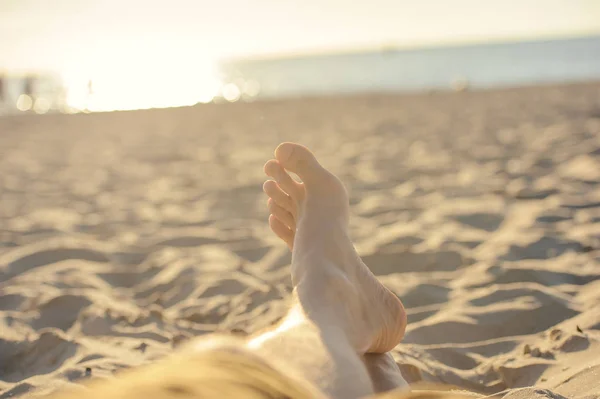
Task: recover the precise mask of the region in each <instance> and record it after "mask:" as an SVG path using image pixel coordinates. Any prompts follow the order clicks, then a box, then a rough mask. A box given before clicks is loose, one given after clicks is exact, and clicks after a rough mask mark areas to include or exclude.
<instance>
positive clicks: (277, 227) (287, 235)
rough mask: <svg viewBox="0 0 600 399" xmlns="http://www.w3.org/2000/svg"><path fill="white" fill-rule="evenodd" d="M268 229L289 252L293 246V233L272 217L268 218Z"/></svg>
mask: <svg viewBox="0 0 600 399" xmlns="http://www.w3.org/2000/svg"><path fill="white" fill-rule="evenodd" d="M269 227H271V230H273V233H275V234H276V235H277V237H279V238H281V239H282V240H283V241H284V242H285V243H286V244H287V246H288V247H289V248H290V250H291V249H292V247H293V245H294V232H293V231H292V230H290V229H289V228H288V227H287V226H286V225H285V224H283V222H282V221H281V220H279V219H277V218H276V217H275V216H273V215H270V216H269Z"/></svg>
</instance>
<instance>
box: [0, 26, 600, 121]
mask: <svg viewBox="0 0 600 399" xmlns="http://www.w3.org/2000/svg"><path fill="white" fill-rule="evenodd" d="M214 70H215V73H214V74H213V75H212V76H202V77H198V76H183V77H182V76H178V77H177V79H174V77H172V76H164V77H156V78H155V79H152V80H148V81H147V82H137V83H136V84H133V85H130V86H128V85H127V84H120V85H117V84H113V85H105V87H103V86H102V83H100V82H96V81H94V78H93V77H90V78H89V79H87V80H85V81H83V80H80V81H78V82H70V81H69V80H68V79H65V78H64V77H61V76H60V75H56V74H54V75H53V74H44V73H43V72H42V73H39V74H36V75H35V76H30V75H28V76H24V75H22V76H11V75H6V76H4V77H3V79H2V80H3V83H2V84H1V85H0V88H2V93H0V94H2V100H3V101H0V103H2V105H0V108H1V109H2V110H3V113H12V112H18V111H28V112H30V111H34V112H37V113H46V112H80V111H112V110H124V109H142V108H161V107H172V106H184V105H193V104H196V103H206V102H210V101H214V102H235V101H254V100H257V99H277V98H286V97H302V96H319V95H336V94H352V93H366V92H402V91H429V90H466V89H483V88H491V87H502V86H522V85H532V84H544V83H565V82H582V81H594V80H600V36H591V37H581V38H572V39H559V40H544V41H528V42H510V43H508V42H507V43H489V44H475V45H462V46H446V47H430V48H419V49H396V48H393V47H388V48H382V49H380V50H378V51H370V52H355V53H344V54H322V55H306V56H294V57H283V58H281V57H279V58H262V59H239V60H226V61H222V62H220V63H218V64H217V65H216V66H215V68H214ZM119 78H120V79H119V81H123V82H127V79H128V78H127V76H120V77H119ZM132 79H134V77H132ZM197 82H203V83H202V84H200V83H197ZM153 86H154V87H153ZM136 87H137V88H140V87H144V88H147V89H148V92H145V93H139V92H137V93H136V92H135V90H136ZM153 96H154V97H153ZM123 99H128V101H126V102H123ZM99 100H101V101H99Z"/></svg>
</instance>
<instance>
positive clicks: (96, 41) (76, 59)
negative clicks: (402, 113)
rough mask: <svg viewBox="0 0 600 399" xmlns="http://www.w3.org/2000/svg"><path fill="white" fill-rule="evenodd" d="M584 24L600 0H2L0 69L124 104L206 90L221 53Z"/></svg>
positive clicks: (596, 17) (331, 48)
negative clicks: (51, 77) (53, 76)
mask: <svg viewBox="0 0 600 399" xmlns="http://www.w3.org/2000/svg"><path fill="white" fill-rule="evenodd" d="M589 34H600V0H168V1H165V0H0V73H2V71H8V72H9V73H13V74H14V73H20V72H31V71H34V72H38V71H41V72H46V71H53V72H56V73H58V74H59V75H60V76H61V77H62V79H63V81H64V82H66V83H65V84H66V86H68V87H80V88H83V87H87V86H86V85H87V82H88V81H89V80H90V79H93V81H94V86H95V87H96V88H98V89H99V90H100V92H97V93H96V96H95V98H96V99H97V101H100V100H98V99H101V98H104V100H102V101H101V102H102V104H103V105H98V107H99V108H107V107H108V108H110V107H113V108H114V107H116V105H115V104H117V102H119V101H121V99H122V100H123V101H125V103H123V104H120V105H119V106H120V107H121V108H127V107H132V106H133V105H132V104H133V103H136V104H138V105H139V104H141V102H143V101H142V100H144V99H148V98H150V97H151V96H153V95H154V97H153V98H154V100H152V101H153V102H152V103H151V104H150V103H148V104H147V106H150V105H152V106H157V105H161V104H158V103H157V102H161V101H163V99H165V100H164V101H167V103H168V104H173V101H172V100H167V99H174V98H177V99H179V100H178V102H177V103H178V104H185V103H194V102H195V101H197V100H198V98H197V95H198V94H197V93H198V90H197V89H194V90H192V89H189V90H188V91H187V92H186V93H187V94H184V92H183V89H182V88H183V87H191V86H193V87H195V88H198V87H202V88H203V89H202V92H203V93H206V96H207V98H208V97H210V93H213V92H214V90H216V86H217V85H218V84H219V82H218V81H216V80H215V74H216V72H215V63H216V62H217V61H218V60H220V59H229V58H247V57H264V56H278V55H286V56H288V55H294V54H309V53H314V52H319V53H323V52H345V51H356V50H365V49H374V48H382V47H385V48H390V47H399V48H402V47H419V46H438V45H445V44H455V43H473V42H486V41H502V40H529V39H539V38H559V37H573V36H582V35H589ZM158 76H160V77H163V76H169V77H170V81H166V80H164V79H162V78H160V79H157V77H158ZM148 82H152V84H151V85H150V86H152V88H151V89H149V88H148V86H149V85H148ZM161 85H162V86H161ZM174 87H178V89H177V90H178V91H177V92H175V91H173V90H175V89H174ZM84 91H85V90H84V89H81V90H80V92H81V93H83V92H84ZM102 92H103V93H105V94H102ZM127 93H136V94H135V99H134V95H133V94H131V95H130V96H129V97H128V96H127ZM81 95H83V94H81ZM70 101H72V102H73V103H82V102H83V101H84V100H83V99H77V98H72V99H71V100H70ZM86 101H88V100H86ZM169 101H170V102H169ZM109 103H110V104H112V105H111V106H110V107H109V106H108V105H107V104H109ZM168 104H166V105H168Z"/></svg>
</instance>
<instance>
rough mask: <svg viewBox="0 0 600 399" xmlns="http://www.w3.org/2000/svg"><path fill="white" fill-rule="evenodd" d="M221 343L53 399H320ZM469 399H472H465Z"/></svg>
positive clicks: (455, 398)
mask: <svg viewBox="0 0 600 399" xmlns="http://www.w3.org/2000/svg"><path fill="white" fill-rule="evenodd" d="M238 342H239V341H237V340H236V339H232V338H227V337H217V338H211V339H209V340H201V341H199V342H198V343H196V344H195V345H188V346H187V347H185V348H183V350H181V351H178V352H177V353H176V354H173V355H171V356H169V357H167V358H165V359H163V360H161V361H158V362H156V363H154V364H152V365H148V366H143V367H139V368H137V369H133V370H127V371H125V372H123V373H120V374H119V376H118V377H117V378H114V379H112V380H108V381H107V380H102V381H95V382H91V383H89V384H88V385H87V388H88V389H87V391H86V392H82V391H80V390H77V391H74V392H63V393H60V394H58V395H56V396H53V399H76V398H77V399H79V398H81V397H85V398H86V399H106V398H111V399H142V398H143V399H146V398H153V399H181V398H187V399H220V398H234V399H235V398H244V399H246V398H247V399H314V398H324V397H325V396H324V395H323V394H322V393H321V392H320V391H318V390H317V389H316V388H314V387H313V386H312V385H310V384H309V383H307V382H305V381H301V380H298V379H297V378H295V377H292V376H291V375H290V374H288V373H286V372H284V371H283V372H282V371H281V370H280V369H279V368H276V367H274V366H273V365H271V364H270V363H269V361H268V359H265V358H263V357H262V356H260V355H258V354H257V353H255V352H252V351H250V350H249V349H247V348H245V347H244V346H243V345H240V344H239V343H238ZM375 397H376V398H378V399H464V398H467V397H466V396H461V395H456V394H452V393H449V392H419V393H416V392H408V393H402V392H388V393H385V394H381V395H376V396H375ZM471 399H472V396H471Z"/></svg>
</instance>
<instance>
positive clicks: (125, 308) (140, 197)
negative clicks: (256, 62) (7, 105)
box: [0, 84, 600, 399]
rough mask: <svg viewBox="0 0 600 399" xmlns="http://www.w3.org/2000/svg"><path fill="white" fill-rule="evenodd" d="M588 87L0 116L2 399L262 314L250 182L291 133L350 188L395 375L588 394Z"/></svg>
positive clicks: (595, 386)
mask: <svg viewBox="0 0 600 399" xmlns="http://www.w3.org/2000/svg"><path fill="white" fill-rule="evenodd" d="M599 90H600V86H599V85H598V84H588V85H573V86H562V87H538V88H526V89H514V90H498V91H490V92H476V93H444V94H432V95H407V96H383V95H378V96H362V97H348V98H327V99H311V100H289V101H278V102H264V103H252V104H233V105H205V106H199V107H192V108H181V109H169V110H152V111H138V112H123V113H111V114H90V115H83V114H82V115H74V116H62V115H55V116H18V117H6V118H4V119H0V132H2V134H0V190H1V191H0V192H1V195H0V398H8V397H18V396H36V395H42V394H45V393H48V392H50V391H52V390H54V389H56V388H57V387H61V386H65V385H71V384H76V383H77V382H81V381H84V380H85V379H88V378H90V377H98V378H103V377H108V376H110V375H112V374H113V373H114V372H116V371H118V370H119V369H121V368H124V367H131V366H136V365H140V364H144V363H147V362H151V361H152V360H153V359H156V358H158V357H160V356H162V355H164V354H165V353H168V352H169V351H171V350H172V348H173V347H174V346H177V345H178V344H179V343H180V342H182V341H184V340H186V339H188V338H190V337H193V336H198V335H202V334H206V333H209V332H213V331H232V332H235V333H237V334H247V333H250V332H252V331H255V330H257V329H260V328H262V327H265V326H268V325H270V324H272V323H274V322H276V321H277V320H278V319H279V318H280V317H281V316H282V315H283V313H284V311H285V307H286V300H287V298H288V295H289V292H290V281H289V277H288V270H287V268H288V265H289V262H290V256H289V254H288V253H287V250H286V249H285V248H284V246H283V244H281V243H279V242H278V241H277V239H276V238H275V237H273V236H272V234H271V233H270V232H269V230H268V227H267V223H266V217H267V211H266V206H265V198H264V196H263V195H262V192H261V183H262V181H263V179H264V177H263V174H262V164H263V163H264V161H265V160H266V159H268V158H269V157H270V156H271V154H272V150H273V149H274V148H275V146H276V145H277V144H278V143H279V142H281V141H285V140H293V141H299V142H302V143H304V144H306V145H308V146H310V147H311V148H313V149H314V150H315V152H316V153H317V155H318V156H319V157H320V159H321V160H322V161H323V164H324V165H325V166H326V167H328V168H330V169H331V170H332V171H333V172H335V173H336V174H338V175H339V176H340V177H341V178H342V179H343V180H344V181H345V182H346V183H347V185H348V187H349V190H350V193H351V206H352V212H353V219H352V226H351V227H352V235H353V238H354V239H355V241H356V245H357V248H358V249H359V251H360V252H361V254H362V255H363V256H364V259H365V262H366V263H367V264H368V265H369V266H370V267H371V268H372V269H373V271H374V272H375V273H376V274H377V275H379V276H380V278H381V280H382V281H383V282H384V283H385V284H386V285H388V286H389V287H390V289H391V290H392V291H393V292H395V293H396V294H397V295H398V296H399V297H401V298H402V299H403V300H404V302H405V304H406V306H407V308H408V312H409V327H408V333H407V336H406V339H405V341H404V343H403V344H401V345H399V346H398V347H397V348H396V350H395V351H394V356H395V358H396V360H397V362H398V363H399V364H401V367H402V369H403V372H404V374H405V376H406V377H407V378H408V379H409V380H411V381H412V382H417V381H420V380H425V381H431V382H441V383H446V384H452V385H456V386H460V387H462V388H465V389H469V390H472V391H475V392H479V393H482V394H493V393H496V392H501V391H505V396H504V397H505V398H506V399H509V398H510V399H517V398H563V397H568V398H584V397H585V398H598V397H600V244H599V243H600V184H599V183H600V97H599V96H598V93H599ZM586 395H587V396H586Z"/></svg>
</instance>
